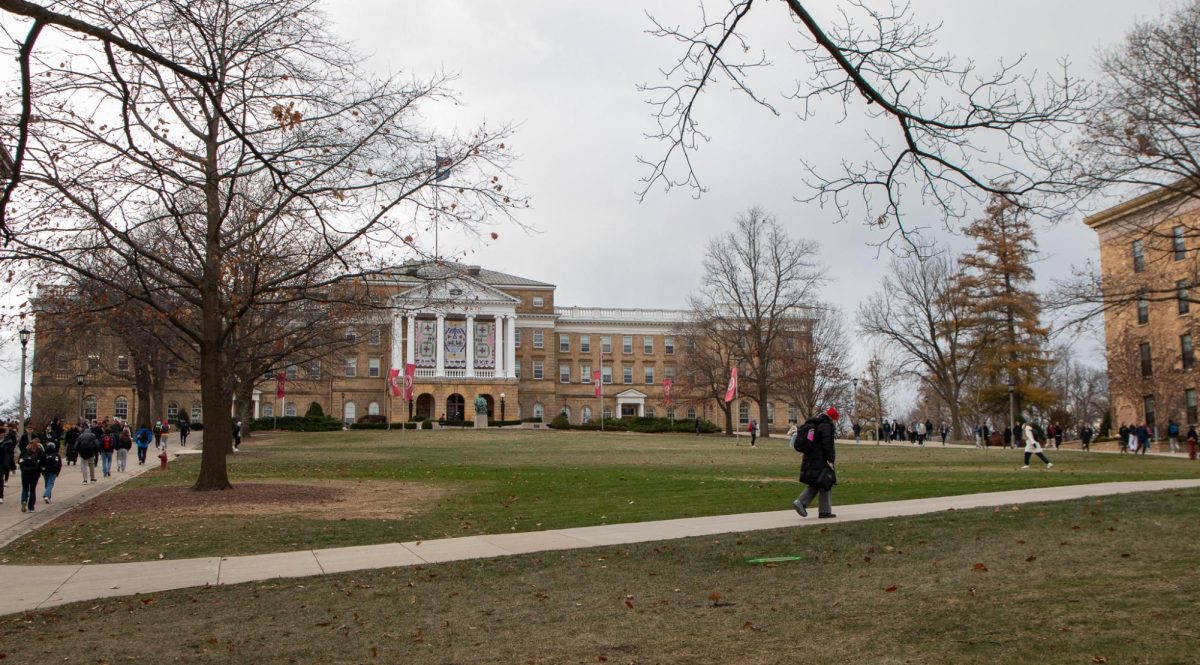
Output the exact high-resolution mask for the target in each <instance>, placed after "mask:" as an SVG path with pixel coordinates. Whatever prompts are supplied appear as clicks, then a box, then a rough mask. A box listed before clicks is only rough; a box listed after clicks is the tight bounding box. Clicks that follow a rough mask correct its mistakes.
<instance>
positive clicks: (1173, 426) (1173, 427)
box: [1167, 418, 1179, 453]
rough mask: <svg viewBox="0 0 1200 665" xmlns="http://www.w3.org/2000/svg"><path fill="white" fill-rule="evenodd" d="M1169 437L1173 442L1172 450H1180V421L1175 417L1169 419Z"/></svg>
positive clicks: (1175, 451)
mask: <svg viewBox="0 0 1200 665" xmlns="http://www.w3.org/2000/svg"><path fill="white" fill-rule="evenodd" d="M1167 439H1168V440H1169V442H1170V444H1171V452H1173V453H1177V452H1179V423H1177V422H1175V419H1173V418H1172V419H1168V420H1167Z"/></svg>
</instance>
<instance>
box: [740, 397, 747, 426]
mask: <svg viewBox="0 0 1200 665" xmlns="http://www.w3.org/2000/svg"><path fill="white" fill-rule="evenodd" d="M738 424H740V425H749V424H750V405H749V404H747V403H746V402H738Z"/></svg>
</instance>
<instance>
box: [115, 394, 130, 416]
mask: <svg viewBox="0 0 1200 665" xmlns="http://www.w3.org/2000/svg"><path fill="white" fill-rule="evenodd" d="M113 417H115V418H120V419H121V420H128V419H129V398H128V397H125V396H124V395H120V396H118V397H117V399H116V400H114V401H113Z"/></svg>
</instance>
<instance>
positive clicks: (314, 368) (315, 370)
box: [308, 360, 321, 381]
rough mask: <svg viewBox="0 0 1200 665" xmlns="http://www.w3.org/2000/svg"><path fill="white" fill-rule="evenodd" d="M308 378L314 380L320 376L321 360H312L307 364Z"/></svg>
mask: <svg viewBox="0 0 1200 665" xmlns="http://www.w3.org/2000/svg"><path fill="white" fill-rule="evenodd" d="M308 378H309V379H311V380H313V381H316V380H318V379H320V378H321V362H320V361H319V360H314V361H313V362H311V363H309V364H308Z"/></svg>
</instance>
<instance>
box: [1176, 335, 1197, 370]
mask: <svg viewBox="0 0 1200 665" xmlns="http://www.w3.org/2000/svg"><path fill="white" fill-rule="evenodd" d="M1179 351H1180V353H1181V354H1182V357H1183V369H1185V370H1189V369H1191V368H1192V366H1193V365H1195V364H1196V353H1195V351H1193V349H1192V333H1185V334H1183V335H1180V336H1179Z"/></svg>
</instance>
